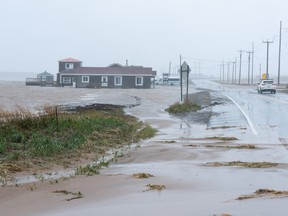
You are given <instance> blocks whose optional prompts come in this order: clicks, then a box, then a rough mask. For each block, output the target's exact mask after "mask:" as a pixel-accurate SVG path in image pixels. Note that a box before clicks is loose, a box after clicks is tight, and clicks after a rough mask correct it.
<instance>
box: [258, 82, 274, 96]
mask: <svg viewBox="0 0 288 216" xmlns="http://www.w3.org/2000/svg"><path fill="white" fill-rule="evenodd" d="M257 91H258V93H261V94H262V92H270V93H271V94H272V93H274V94H276V85H275V83H274V82H273V80H270V79H269V80H268V79H266V80H262V81H261V83H259V84H258V86H257Z"/></svg>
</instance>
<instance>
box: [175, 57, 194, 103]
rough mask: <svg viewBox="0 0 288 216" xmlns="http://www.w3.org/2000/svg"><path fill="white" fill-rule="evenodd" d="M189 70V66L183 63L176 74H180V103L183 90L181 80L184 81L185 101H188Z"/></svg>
mask: <svg viewBox="0 0 288 216" xmlns="http://www.w3.org/2000/svg"><path fill="white" fill-rule="evenodd" d="M190 71H191V69H190V67H189V65H188V64H187V63H186V62H185V61H184V62H183V64H182V65H181V67H180V69H179V70H178V72H179V73H180V86H181V95H180V98H181V101H182V100H183V93H182V92H183V88H182V83H183V81H182V79H186V81H187V82H186V100H188V85H189V73H190Z"/></svg>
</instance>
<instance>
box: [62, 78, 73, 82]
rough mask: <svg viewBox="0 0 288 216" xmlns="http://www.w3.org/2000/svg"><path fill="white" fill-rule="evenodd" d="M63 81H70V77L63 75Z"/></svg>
mask: <svg viewBox="0 0 288 216" xmlns="http://www.w3.org/2000/svg"><path fill="white" fill-rule="evenodd" d="M63 83H71V77H63Z"/></svg>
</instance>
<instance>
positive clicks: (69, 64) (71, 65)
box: [65, 63, 74, 70]
mask: <svg viewBox="0 0 288 216" xmlns="http://www.w3.org/2000/svg"><path fill="white" fill-rule="evenodd" d="M73 68H74V64H73V63H65V69H68V70H69V69H73Z"/></svg>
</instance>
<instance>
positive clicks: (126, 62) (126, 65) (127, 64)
mask: <svg viewBox="0 0 288 216" xmlns="http://www.w3.org/2000/svg"><path fill="white" fill-rule="evenodd" d="M126 67H128V59H126Z"/></svg>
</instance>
